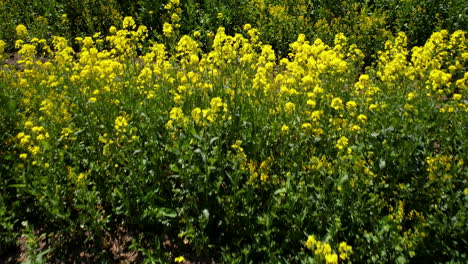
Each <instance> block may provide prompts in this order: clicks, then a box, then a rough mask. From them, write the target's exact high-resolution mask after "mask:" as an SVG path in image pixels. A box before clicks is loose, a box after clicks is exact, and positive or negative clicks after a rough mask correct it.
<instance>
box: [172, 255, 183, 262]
mask: <svg viewBox="0 0 468 264" xmlns="http://www.w3.org/2000/svg"><path fill="white" fill-rule="evenodd" d="M184 260H185V258H184V257H183V256H180V257H177V258H175V259H174V261H175V262H177V263H182V262H184Z"/></svg>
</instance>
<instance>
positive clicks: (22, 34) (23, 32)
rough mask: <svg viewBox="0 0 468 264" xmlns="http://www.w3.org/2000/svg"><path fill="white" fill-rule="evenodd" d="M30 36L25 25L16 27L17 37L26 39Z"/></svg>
mask: <svg viewBox="0 0 468 264" xmlns="http://www.w3.org/2000/svg"><path fill="white" fill-rule="evenodd" d="M28 34H29V33H28V29H27V28H26V27H25V26H24V25H23V24H19V25H18V26H16V35H18V37H19V38H21V39H24V38H26V37H27V36H28Z"/></svg>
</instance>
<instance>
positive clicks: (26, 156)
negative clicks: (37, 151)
mask: <svg viewBox="0 0 468 264" xmlns="http://www.w3.org/2000/svg"><path fill="white" fill-rule="evenodd" d="M19 157H20V159H27V158H28V154H26V153H21V154H20V155H19Z"/></svg>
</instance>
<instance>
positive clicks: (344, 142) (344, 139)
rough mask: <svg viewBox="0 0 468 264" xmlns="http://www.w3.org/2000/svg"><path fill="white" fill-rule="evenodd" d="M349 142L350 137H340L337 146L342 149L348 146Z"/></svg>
mask: <svg viewBox="0 0 468 264" xmlns="http://www.w3.org/2000/svg"><path fill="white" fill-rule="evenodd" d="M348 144H349V139H348V138H347V137H344V136H342V137H340V139H338V140H337V141H336V145H335V146H336V148H338V149H340V150H342V149H343V148H344V147H346V146H347V145H348Z"/></svg>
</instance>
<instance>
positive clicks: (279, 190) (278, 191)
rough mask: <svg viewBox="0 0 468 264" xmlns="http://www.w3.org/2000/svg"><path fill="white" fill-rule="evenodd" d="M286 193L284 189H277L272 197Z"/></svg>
mask: <svg viewBox="0 0 468 264" xmlns="http://www.w3.org/2000/svg"><path fill="white" fill-rule="evenodd" d="M285 192H286V188H279V189H278V190H276V191H275V192H274V193H273V194H274V195H278V194H280V193H285Z"/></svg>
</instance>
